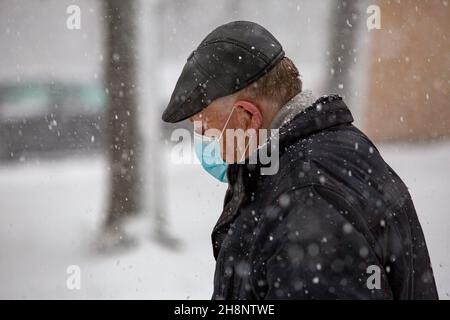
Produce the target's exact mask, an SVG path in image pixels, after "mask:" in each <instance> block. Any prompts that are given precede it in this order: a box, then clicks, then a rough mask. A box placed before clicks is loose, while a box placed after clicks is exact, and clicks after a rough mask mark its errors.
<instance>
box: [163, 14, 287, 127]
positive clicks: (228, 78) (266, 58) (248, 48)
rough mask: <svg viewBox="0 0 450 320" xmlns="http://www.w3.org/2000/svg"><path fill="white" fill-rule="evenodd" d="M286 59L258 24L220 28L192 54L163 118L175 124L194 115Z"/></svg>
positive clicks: (249, 23) (253, 80) (276, 43)
mask: <svg viewBox="0 0 450 320" xmlns="http://www.w3.org/2000/svg"><path fill="white" fill-rule="evenodd" d="M283 57H284V51H283V48H282V46H281V44H280V43H279V42H278V41H277V39H275V37H274V36H273V35H272V34H271V33H270V32H269V31H267V30H266V29H265V28H264V27H262V26H260V25H259V24H257V23H254V22H249V21H234V22H230V23H227V24H224V25H221V26H219V27H217V28H216V29H214V30H213V31H212V32H211V33H210V34H209V35H208V36H206V38H205V39H203V41H202V42H201V43H200V45H199V46H198V47H197V49H195V50H194V51H193V52H192V53H191V54H190V55H189V57H188V59H187V62H186V64H185V65H184V68H183V71H182V72H181V75H180V77H179V78H178V81H177V84H176V85H175V89H174V91H173V93H172V96H171V97H170V102H169V104H168V106H167V108H166V110H164V113H163V115H162V119H163V120H164V121H166V122H172V123H174V122H178V121H181V120H184V119H187V118H189V117H191V116H193V115H194V114H196V113H198V112H200V111H202V110H203V109H204V108H206V107H207V106H208V105H209V104H210V103H211V102H212V101H213V100H215V99H217V98H220V97H224V96H227V95H230V94H232V93H234V92H236V91H239V90H241V89H243V88H245V87H246V86H248V85H249V84H251V83H252V82H255V81H256V80H258V79H259V78H261V77H262V76H263V75H265V74H266V73H267V72H269V71H270V70H271V69H272V68H273V67H274V66H275V65H276V64H277V62H279V61H280V60H281V59H282V58H283Z"/></svg>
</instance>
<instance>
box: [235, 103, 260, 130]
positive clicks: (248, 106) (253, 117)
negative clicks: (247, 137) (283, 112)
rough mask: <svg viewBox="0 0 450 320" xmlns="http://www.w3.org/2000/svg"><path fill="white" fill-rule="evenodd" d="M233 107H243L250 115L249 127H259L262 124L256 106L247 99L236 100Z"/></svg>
mask: <svg viewBox="0 0 450 320" xmlns="http://www.w3.org/2000/svg"><path fill="white" fill-rule="evenodd" d="M234 107H236V108H239V107H240V108H242V109H244V110H245V111H246V112H247V113H248V114H249V115H250V124H249V129H250V128H251V129H255V130H257V129H259V128H261V126H262V114H261V110H260V109H259V108H258V106H257V105H256V104H254V103H252V102H250V101H247V100H238V101H236V102H235V103H234Z"/></svg>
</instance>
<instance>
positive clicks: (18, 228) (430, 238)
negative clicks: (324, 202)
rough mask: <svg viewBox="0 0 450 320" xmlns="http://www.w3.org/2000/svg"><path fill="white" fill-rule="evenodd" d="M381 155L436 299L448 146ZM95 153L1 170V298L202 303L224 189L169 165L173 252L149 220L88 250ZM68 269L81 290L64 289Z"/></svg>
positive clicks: (448, 280)
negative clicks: (127, 237)
mask: <svg viewBox="0 0 450 320" xmlns="http://www.w3.org/2000/svg"><path fill="white" fill-rule="evenodd" d="M381 152H382V154H383V155H384V156H385V159H386V160H387V161H388V162H389V163H390V164H391V166H392V167H393V168H394V169H395V170H396V171H397V172H398V173H399V175H400V176H401V177H402V178H403V179H404V181H405V182H406V184H407V185H408V186H409V188H410V191H411V193H412V196H413V198H414V202H415V205H416V209H417V211H418V214H419V218H420V220H421V222H422V226H423V228H424V232H425V235H426V239H427V242H428V246H429V250H430V254H431V258H432V262H433V266H434V271H435V276H436V280H437V283H438V289H439V294H440V297H441V299H449V298H450V255H449V254H448V253H449V252H450V209H449V208H450V193H449V192H450V191H449V190H450V170H449V169H450V143H449V142H445V143H439V144H428V145H402V146H400V145H385V146H382V147H381ZM105 168H106V162H105V160H104V159H103V158H101V157H86V158H72V159H70V160H47V161H40V162H36V161H33V160H30V161H29V162H26V163H24V164H14V165H5V164H3V165H0V298H3V299H5V298H7V299H8V298H27V299H31V298H43V299H48V298H62V299H70V298H75V299H78V298H88V299H91V298H99V299H108V298H117V299H122V298H124V299H129V298H137V299H140V298H143V299H169V298H170V299H209V298H210V296H211V293H212V277H213V272H214V259H213V256H212V249H211V240H210V234H211V230H212V227H213V225H214V223H215V221H216V220H217V218H218V216H219V214H220V209H221V206H222V201H223V194H224V192H225V185H221V184H218V183H216V182H215V181H214V180H213V179H212V178H210V177H209V176H207V175H206V174H205V173H204V172H202V170H201V168H200V167H199V165H170V164H169V168H168V170H167V171H168V172H169V176H168V185H167V189H168V195H167V199H168V201H167V209H168V219H169V224H170V227H171V231H172V233H173V234H174V235H176V236H177V237H178V238H179V240H180V241H181V243H182V246H181V248H180V249H178V250H169V249H166V248H164V247H162V246H160V245H158V244H157V243H156V242H155V241H154V240H153V238H152V230H153V229H152V227H153V225H152V223H153V222H152V217H151V215H150V214H147V215H145V214H144V215H143V216H142V217H141V218H140V219H139V220H138V221H136V222H135V223H134V224H133V225H131V226H130V230H132V233H133V235H134V236H135V238H136V240H137V244H136V246H134V247H132V248H131V249H129V250H128V251H122V252H116V253H114V254H112V253H109V254H105V253H103V254H100V253H98V252H97V251H96V250H95V248H94V247H93V245H92V243H94V242H95V239H96V236H97V235H98V230H99V226H100V224H101V221H102V212H103V210H104V207H105V198H106V193H107V184H106V182H107V175H106V174H107V173H106V169H105ZM69 265H78V266H79V267H80V269H81V289H80V290H69V289H67V286H66V279H67V277H68V274H67V273H66V269H67V267H68V266H69Z"/></svg>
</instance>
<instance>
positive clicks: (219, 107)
mask: <svg viewBox="0 0 450 320" xmlns="http://www.w3.org/2000/svg"><path fill="white" fill-rule="evenodd" d="M301 90H302V81H301V79H300V74H299V72H298V70H297V68H296V66H295V65H294V63H293V62H292V61H291V59H289V58H288V57H284V58H283V59H282V60H281V61H279V62H278V63H277V64H276V65H275V67H274V68H273V69H272V70H271V71H269V72H268V73H267V74H266V75H264V76H263V77H261V78H260V79H258V80H257V81H255V82H253V83H251V84H250V85H248V86H247V87H245V88H243V89H241V90H240V91H238V92H236V93H233V94H231V95H228V96H225V97H220V98H217V99H215V100H214V101H212V102H211V103H210V104H209V105H208V106H207V107H206V108H205V109H203V110H202V111H201V112H199V113H197V114H195V115H193V116H192V117H190V118H189V120H190V121H191V122H193V123H196V124H197V128H195V129H196V131H197V132H198V133H201V134H205V135H208V136H213V137H216V138H219V139H220V140H219V142H220V144H221V147H222V148H221V151H222V158H223V159H225V161H226V162H228V163H235V162H239V161H240V160H242V159H243V158H246V157H248V156H249V154H251V153H252V152H253V151H254V149H255V148H256V147H257V145H258V143H259V141H257V140H254V141H253V142H254V143H252V141H250V142H249V141H248V140H249V139H250V138H251V137H252V133H253V132H256V133H257V132H258V130H260V129H268V128H269V126H270V123H271V122H272V120H273V118H274V117H275V115H276V113H277V112H278V110H279V109H280V107H281V106H283V105H284V104H285V103H286V102H288V101H289V100H290V99H291V98H292V97H294V96H295V95H296V94H298V93H299V92H301ZM227 132H228V133H229V134H227ZM233 133H234V134H233ZM227 137H228V139H227ZM254 139H257V136H255V138H254Z"/></svg>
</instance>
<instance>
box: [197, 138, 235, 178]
mask: <svg viewBox="0 0 450 320" xmlns="http://www.w3.org/2000/svg"><path fill="white" fill-rule="evenodd" d="M194 148H195V154H196V155H197V158H198V159H199V160H200V163H201V165H202V167H203V168H204V169H205V170H206V172H208V173H209V174H210V175H212V176H213V177H214V178H216V179H217V180H219V181H221V182H228V179H227V169H228V163H226V162H225V161H224V160H223V159H222V155H221V152H220V143H219V139H218V138H212V137H207V136H204V135H201V134H199V133H196V132H194Z"/></svg>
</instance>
